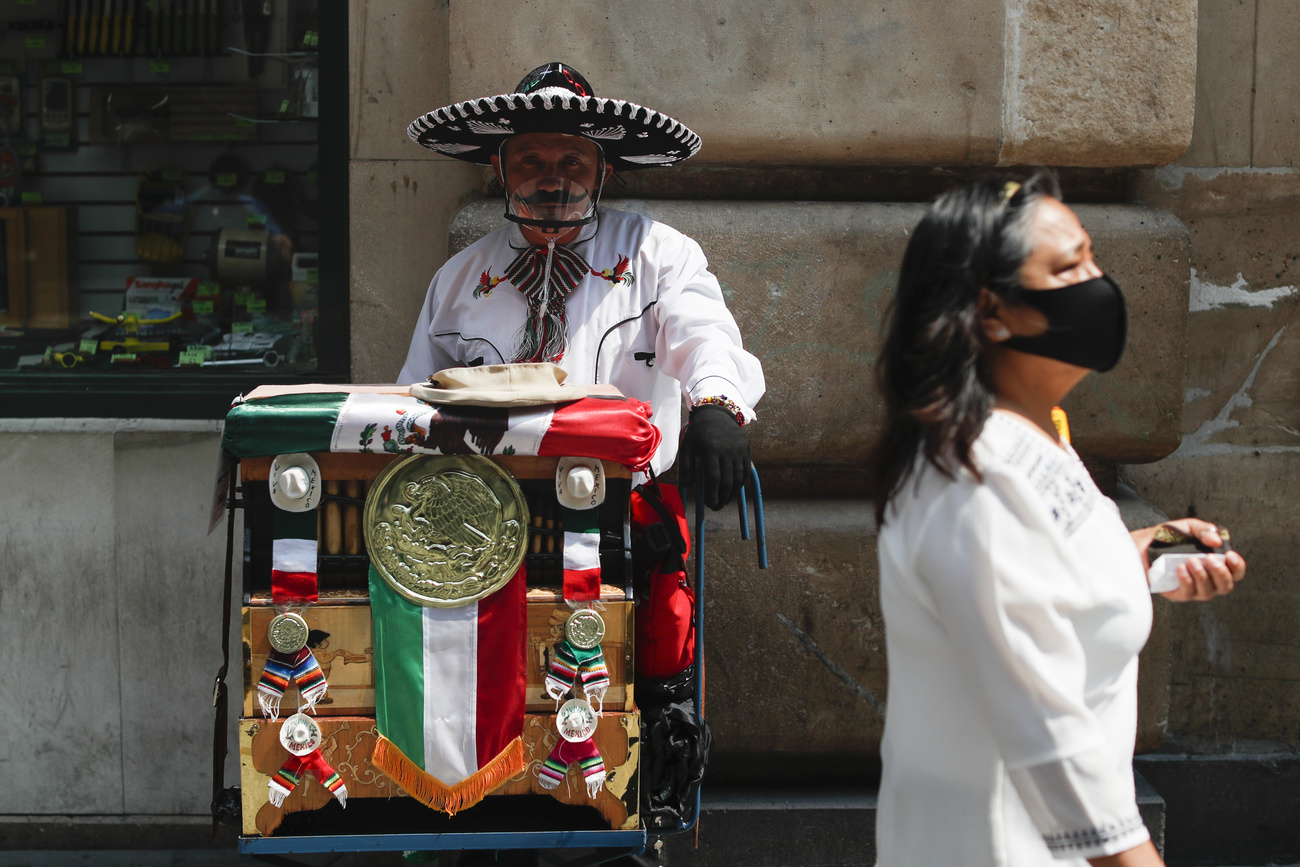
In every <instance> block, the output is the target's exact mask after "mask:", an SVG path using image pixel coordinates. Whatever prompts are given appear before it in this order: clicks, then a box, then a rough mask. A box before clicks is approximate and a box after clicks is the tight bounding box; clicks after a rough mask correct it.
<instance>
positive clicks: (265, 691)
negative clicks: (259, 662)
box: [257, 647, 329, 720]
mask: <svg viewBox="0 0 1300 867" xmlns="http://www.w3.org/2000/svg"><path fill="white" fill-rule="evenodd" d="M290 681H293V682H296V684H297V686H298V697H299V699H300V700H301V702H302V704H301V706H300V707H299V708H298V710H299V711H303V710H306V711H307V712H309V713H315V712H316V702H318V701H320V700H321V699H322V698H324V697H325V690H326V689H328V688H329V684H328V683H326V682H325V672H323V671H321V668H320V664H319V663H317V662H316V657H315V656H314V655H313V654H312V652H311V648H309V647H304V648H302V649H301V650H299V651H298V652H297V653H281V652H280V651H278V650H272V651H271V655H270V656H269V657H267V660H266V666H265V667H264V668H263V669H262V676H261V678H259V679H258V681H257V703H258V704H259V705H261V707H262V713H263V714H264V715H265V716H266V717H267V718H268V719H272V720H274V719H278V718H279V716H280V699H281V698H283V696H284V692H285V690H286V689H288V688H289V683H290Z"/></svg>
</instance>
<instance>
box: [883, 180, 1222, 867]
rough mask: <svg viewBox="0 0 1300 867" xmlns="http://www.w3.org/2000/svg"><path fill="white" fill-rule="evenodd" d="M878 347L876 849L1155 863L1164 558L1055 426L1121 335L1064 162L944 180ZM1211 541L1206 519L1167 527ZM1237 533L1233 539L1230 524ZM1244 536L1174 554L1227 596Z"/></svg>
mask: <svg viewBox="0 0 1300 867" xmlns="http://www.w3.org/2000/svg"><path fill="white" fill-rule="evenodd" d="M891 317H892V318H891V321H890V325H889V332H888V334H887V336H886V339H885V344H884V348H883V350H882V354H881V359H880V363H879V369H878V374H879V381H880V386H881V389H882V391H883V393H884V401H885V407H886V418H885V425H884V430H883V432H882V435H881V440H880V442H879V444H878V446H877V452H876V454H875V458H874V462H873V468H874V473H875V488H876V490H875V492H874V496H875V498H876V520H877V523H878V525H879V526H880V536H879V556H880V584H881V603H882V610H883V612H884V617H885V626H886V630H885V631H886V638H887V649H888V657H889V693H888V712H887V715H886V721H885V734H884V740H883V742H882V745H881V753H882V758H883V763H884V774H883V778H882V782H881V791H880V802H879V809H878V812H877V848H878V852H879V861H878V864H879V865H881V867H895V865H913V864H914V865H925V867H933V865H938V864H945V865H946V864H961V865H963V867H976V865H1014V867H1028V865H1048V864H1053V865H1059V864H1072V865H1076V867H1079V865H1083V864H1085V863H1087V864H1093V865H1120V867H1134V865H1159V864H1161V863H1162V862H1161V859H1160V856H1159V854H1158V853H1157V852H1156V849H1155V847H1154V846H1153V845H1152V844H1151V842H1150V839H1149V835H1148V834H1147V830H1146V828H1145V826H1144V825H1143V823H1142V820H1141V818H1140V816H1139V815H1138V809H1137V804H1136V800H1135V797H1134V787H1133V771H1132V758H1133V742H1134V736H1135V732H1136V725H1137V653H1138V651H1139V650H1140V649H1141V647H1142V645H1143V643H1145V641H1146V638H1147V634H1148V632H1149V630H1150V626H1151V602H1150V592H1151V591H1150V588H1149V586H1148V584H1147V574H1146V571H1147V566H1148V554H1147V548H1148V546H1149V545H1151V543H1152V539H1153V538H1154V537H1155V535H1156V532H1157V530H1158V529H1159V528H1154V527H1153V528H1149V529H1147V530H1139V531H1137V532H1135V533H1132V534H1130V533H1129V532H1128V531H1127V530H1126V529H1125V527H1124V524H1123V522H1122V521H1121V519H1120V516H1119V510H1118V509H1117V508H1116V506H1115V504H1114V503H1113V502H1111V501H1110V500H1109V499H1107V498H1106V497H1105V496H1103V495H1102V494H1101V492H1100V491H1099V490H1098V489H1097V487H1096V485H1095V484H1094V483H1093V481H1092V479H1091V478H1090V477H1089V475H1088V473H1087V471H1086V470H1085V469H1084V466H1083V464H1082V463H1081V462H1080V461H1079V458H1078V456H1077V455H1076V454H1075V453H1074V451H1073V450H1072V449H1071V448H1070V445H1069V442H1068V439H1067V438H1065V437H1063V436H1062V435H1061V433H1060V432H1059V431H1058V429H1057V427H1056V425H1055V424H1054V422H1053V408H1054V407H1055V406H1056V405H1057V404H1058V403H1059V402H1060V401H1061V400H1062V399H1063V398H1064V397H1065V395H1066V394H1067V393H1069V391H1070V390H1071V389H1072V388H1074V387H1075V386H1076V385H1078V384H1079V383H1080V382H1081V381H1082V380H1083V379H1084V377H1086V376H1087V375H1088V374H1089V373H1090V372H1091V371H1093V370H1109V369H1110V368H1112V367H1114V366H1115V365H1116V364H1117V363H1118V362H1119V359H1120V356H1121V355H1122V354H1123V351H1124V341H1125V339H1126V334H1127V314H1126V311H1125V305H1124V296H1123V293H1122V292H1121V291H1120V288H1119V286H1117V285H1116V284H1115V282H1114V281H1113V280H1111V279H1110V278H1108V277H1106V276H1105V275H1104V274H1103V273H1102V271H1101V269H1100V268H1099V267H1098V266H1097V263H1096V262H1095V261H1094V260H1093V257H1092V246H1091V240H1090V239H1089V237H1088V234H1087V233H1086V232H1085V231H1084V230H1083V227H1082V226H1081V225H1080V224H1079V221H1078V219H1077V218H1076V217H1075V215H1074V214H1073V212H1071V211H1070V209H1069V208H1067V207H1065V206H1064V205H1063V204H1061V202H1060V191H1059V189H1058V188H1057V185H1056V182H1055V180H1054V179H1053V178H1052V177H1050V176H1048V175H1045V174H1037V175H1034V176H1033V177H1031V178H1030V179H1029V180H1027V181H1025V182H1024V183H1023V184H1019V183H1002V182H999V181H985V182H983V183H979V184H974V185H972V186H968V187H965V188H963V189H959V190H956V191H953V192H951V193H948V194H946V195H944V196H942V197H940V198H939V200H938V201H936V202H935V203H934V205H933V206H932V207H931V208H930V210H929V212H928V213H927V214H926V216H925V218H924V219H923V220H922V221H921V223H920V225H919V226H917V228H916V230H915V232H913V234H912V237H911V240H910V242H909V243H908V246H907V252H906V253H905V255H904V257H903V266H902V270H901V273H900V275H899V282H898V291H897V295H896V297H895V299H894V307H893V311H892V314H891ZM1162 526H1163V527H1165V528H1166V529H1165V530H1164V531H1163V533H1165V534H1169V533H1171V532H1173V531H1177V532H1179V533H1182V534H1185V536H1186V537H1188V538H1190V539H1191V540H1194V541H1196V542H1198V543H1200V546H1201V547H1202V549H1205V548H1221V547H1223V545H1224V542H1225V540H1224V539H1223V538H1221V537H1220V534H1219V531H1218V529H1217V528H1216V527H1215V526H1214V525H1212V524H1209V523H1206V522H1204V521H1198V520H1195V519H1184V520H1181V521H1172V522H1169V523H1168V524H1167V525H1162ZM1225 535H1226V534H1225ZM1245 571H1246V564H1245V561H1244V560H1243V559H1242V558H1241V556H1240V555H1239V554H1236V553H1235V552H1230V553H1227V554H1226V555H1211V556H1206V557H1199V556H1198V557H1193V558H1189V559H1188V560H1187V561H1186V562H1185V563H1183V564H1182V565H1179V566H1178V567H1177V572H1176V574H1177V578H1178V581H1179V584H1178V588H1177V589H1176V590H1173V591H1171V592H1167V593H1165V595H1166V596H1167V597H1169V598H1171V599H1174V600H1180V601H1181V600H1190V599H1208V598H1211V597H1213V596H1215V595H1218V594H1221V593H1226V592H1228V591H1229V590H1231V589H1232V587H1233V585H1234V584H1235V583H1236V582H1237V581H1240V580H1241V579H1242V578H1243V577H1244V575H1245Z"/></svg>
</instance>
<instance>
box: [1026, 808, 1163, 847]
mask: <svg viewBox="0 0 1300 867" xmlns="http://www.w3.org/2000/svg"><path fill="white" fill-rule="evenodd" d="M1145 828H1146V826H1145V825H1144V824H1143V822H1142V817H1141V816H1140V815H1138V814H1136V813H1135V814H1134V815H1132V816H1130V817H1128V818H1127V819H1122V820H1120V821H1118V822H1108V823H1107V824H1105V825H1102V826H1100V827H1097V828H1087V829H1085V830H1081V831H1058V832H1056V833H1055V834H1044V835H1043V842H1044V843H1046V844H1047V848H1048V849H1049V850H1050V851H1051V852H1052V854H1053V855H1055V856H1057V857H1060V856H1061V855H1078V854H1080V853H1081V852H1083V851H1090V850H1096V849H1101V848H1102V847H1104V846H1106V844H1108V843H1114V842H1116V841H1118V840H1122V839H1123V838H1125V837H1128V836H1130V835H1132V834H1135V833H1137V832H1139V831H1143V830H1145Z"/></svg>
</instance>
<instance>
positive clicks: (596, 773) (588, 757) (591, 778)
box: [537, 738, 605, 798]
mask: <svg viewBox="0 0 1300 867" xmlns="http://www.w3.org/2000/svg"><path fill="white" fill-rule="evenodd" d="M573 764H576V765H577V766H578V767H579V769H581V771H582V779H583V782H585V783H586V784H587V797H588V798H595V797H596V795H597V794H598V793H599V792H600V788H601V786H603V785H605V760H604V759H602V758H601V757H600V750H598V749H597V748H596V744H595V743H594V742H593V741H592V739H591V738H587V739H586V740H585V741H579V742H578V743H574V742H572V741H566V740H564V739H561V740H560V742H559V743H558V744H556V745H555V749H553V750H551V754H550V755H549V756H547V757H546V761H545V762H543V763H542V766H541V767H540V768H538V769H537V781H538V782H540V783H541V784H542V788H544V789H554V788H556V787H557V786H559V785H560V783H561V782H563V781H564V778H565V776H567V774H568V772H569V765H573Z"/></svg>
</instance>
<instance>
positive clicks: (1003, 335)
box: [993, 325, 1011, 340]
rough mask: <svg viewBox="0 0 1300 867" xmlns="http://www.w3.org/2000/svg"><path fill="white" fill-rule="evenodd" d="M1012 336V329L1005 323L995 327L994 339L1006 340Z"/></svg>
mask: <svg viewBox="0 0 1300 867" xmlns="http://www.w3.org/2000/svg"><path fill="white" fill-rule="evenodd" d="M1010 336H1011V332H1010V330H1008V329H1007V327H1006V326H1005V325H999V326H997V327H996V328H994V329H993V339H994V340H1006V339H1007V338H1008V337H1010Z"/></svg>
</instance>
